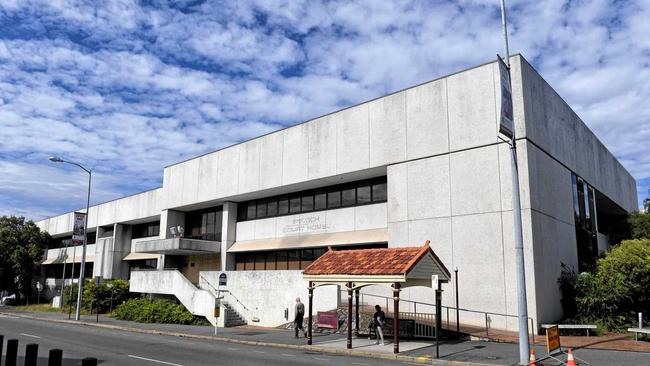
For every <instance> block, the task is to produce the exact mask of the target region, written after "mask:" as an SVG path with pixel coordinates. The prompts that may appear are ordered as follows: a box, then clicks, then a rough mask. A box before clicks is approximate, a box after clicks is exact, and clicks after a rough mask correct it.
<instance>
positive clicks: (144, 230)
mask: <svg viewBox="0 0 650 366" xmlns="http://www.w3.org/2000/svg"><path fill="white" fill-rule="evenodd" d="M158 235H160V221H156V222H147V223H145V224H138V225H133V229H132V231H131V238H132V239H139V238H148V237H151V236H158Z"/></svg>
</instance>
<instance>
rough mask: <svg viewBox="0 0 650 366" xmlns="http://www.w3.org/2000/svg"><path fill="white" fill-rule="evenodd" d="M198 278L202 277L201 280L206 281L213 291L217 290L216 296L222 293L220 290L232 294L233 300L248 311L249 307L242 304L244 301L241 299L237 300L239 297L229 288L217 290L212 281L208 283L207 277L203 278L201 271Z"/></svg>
mask: <svg viewBox="0 0 650 366" xmlns="http://www.w3.org/2000/svg"><path fill="white" fill-rule="evenodd" d="M199 278H202V279H203V281H204V282H205V283H207V284H208V286H210V287H211V288H212V290H214V291H216V292H217V295H216V296H217V297H219V295H218V294H219V293H222V292H223V293H227V294H228V295H230V296H232V298H233V299H235V301H237V302H238V303H239V304H240V305H241V306H242V307H243V308H244V309H245V310H246V311H250V309H248V307H246V305H244V303H243V302H241V300H239V299H238V298H237V296H235V295H233V293H232V292H231V291H230V290H228V289H225V290H219V289H217V288H215V287H214V286H213V285H212V283H210V281H209V280H208V279H207V278H205V277H204V276H203V275H202V274H201V273H199Z"/></svg>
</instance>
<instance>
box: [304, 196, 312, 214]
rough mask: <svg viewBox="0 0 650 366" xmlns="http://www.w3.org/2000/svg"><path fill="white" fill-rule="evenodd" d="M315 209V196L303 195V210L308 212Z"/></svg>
mask: <svg viewBox="0 0 650 366" xmlns="http://www.w3.org/2000/svg"><path fill="white" fill-rule="evenodd" d="M313 210H314V196H313V195H305V196H302V212H308V211H313Z"/></svg>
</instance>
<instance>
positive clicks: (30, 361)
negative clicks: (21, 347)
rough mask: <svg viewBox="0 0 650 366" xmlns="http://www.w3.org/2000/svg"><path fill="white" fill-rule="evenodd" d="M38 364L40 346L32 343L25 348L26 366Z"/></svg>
mask: <svg viewBox="0 0 650 366" xmlns="http://www.w3.org/2000/svg"><path fill="white" fill-rule="evenodd" d="M37 363H38V344H36V343H30V344H28V345H26V346H25V366H36V364H37Z"/></svg>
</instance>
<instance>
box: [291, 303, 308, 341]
mask: <svg viewBox="0 0 650 366" xmlns="http://www.w3.org/2000/svg"><path fill="white" fill-rule="evenodd" d="M294 314H296V316H295V318H294V319H293V329H294V337H295V338H298V331H299V330H301V331H302V332H303V334H304V335H305V338H307V331H306V330H305V328H304V327H303V326H302V322H303V319H304V318H305V304H303V303H302V302H301V301H300V298H299V297H296V306H295V307H294Z"/></svg>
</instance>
